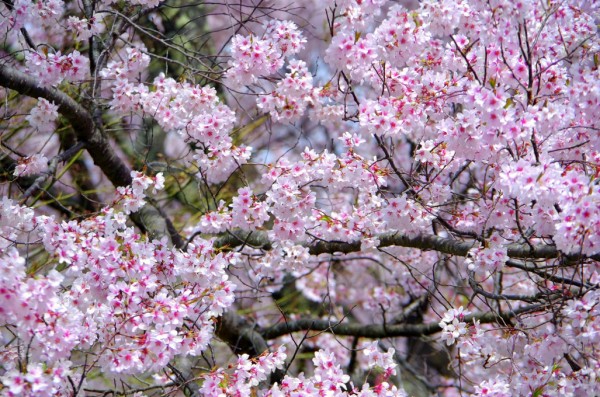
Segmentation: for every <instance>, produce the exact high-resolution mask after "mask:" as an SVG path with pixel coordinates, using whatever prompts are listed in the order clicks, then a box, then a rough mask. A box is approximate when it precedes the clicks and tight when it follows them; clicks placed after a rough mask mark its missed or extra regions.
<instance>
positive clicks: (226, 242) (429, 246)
mask: <svg viewBox="0 0 600 397" xmlns="http://www.w3.org/2000/svg"><path fill="white" fill-rule="evenodd" d="M376 237H377V238H378V239H379V245H378V248H385V247H394V246H396V247H407V248H418V249H421V250H433V251H438V252H441V253H444V254H449V255H457V256H466V255H467V253H468V252H469V250H470V249H471V248H473V247H474V246H475V244H477V243H476V242H474V241H460V240H455V239H452V238H446V237H440V236H435V235H431V234H418V235H415V236H408V235H405V234H401V233H382V234H379V235H377V236H376ZM241 245H248V246H252V247H257V248H263V249H266V250H269V249H271V242H270V241H269V239H268V237H267V234H266V233H264V232H252V233H248V232H240V231H235V232H231V233H229V234H227V235H224V236H222V237H220V238H219V239H217V241H216V242H215V246H216V247H220V248H224V247H229V248H234V247H239V246H241ZM304 245H305V246H307V247H308V249H309V252H310V253H311V255H319V254H333V253H336V252H339V253H343V254H348V253H351V252H359V251H360V249H361V242H360V241H353V242H349V243H346V242H340V241H317V242H312V243H306V244H304ZM507 254H508V256H509V257H510V258H529V259H553V258H558V257H559V256H564V257H565V258H567V259H570V260H577V259H584V258H585V257H583V256H577V255H572V256H565V255H563V254H561V253H560V251H559V250H558V249H557V248H556V247H555V246H553V245H548V244H543V245H534V246H533V249H531V247H530V246H529V245H527V244H510V245H509V246H508V247H507ZM590 258H591V259H594V260H600V254H596V255H593V256H591V257H590Z"/></svg>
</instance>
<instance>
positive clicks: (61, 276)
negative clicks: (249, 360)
mask: <svg viewBox="0 0 600 397" xmlns="http://www.w3.org/2000/svg"><path fill="white" fill-rule="evenodd" d="M132 178H133V184H132V186H131V187H127V188H124V189H120V190H119V195H118V198H117V200H116V202H115V204H114V206H113V208H108V207H107V208H104V209H103V210H102V212H101V214H100V215H98V216H95V217H92V218H89V219H85V220H83V221H80V222H76V221H70V222H60V221H56V220H55V219H54V218H51V217H47V216H33V213H31V211H30V210H29V209H27V208H25V207H20V206H17V205H15V204H13V203H11V202H10V200H8V199H5V200H4V201H3V209H4V210H8V211H11V212H12V213H11V218H10V219H11V220H12V222H10V224H6V225H3V226H2V227H3V228H17V227H18V228H22V229H23V232H28V233H29V234H32V233H34V234H37V235H39V238H40V239H41V241H42V243H43V245H44V247H45V249H46V251H47V252H48V253H49V254H50V256H51V258H53V262H54V263H55V264H56V267H57V268H62V269H63V270H62V271H61V272H59V271H57V270H56V269H53V270H50V271H49V272H47V273H46V274H44V275H41V274H40V275H37V276H36V277H31V276H28V273H29V272H30V271H31V270H29V269H27V268H26V266H29V264H28V263H27V262H26V260H25V258H24V257H22V256H21V255H20V253H19V252H18V251H17V250H16V249H15V248H13V247H10V246H9V247H7V248H6V249H4V250H3V252H2V255H1V257H0V268H1V269H2V272H1V273H2V277H1V278H0V290H1V291H2V294H0V299H1V300H2V304H1V305H0V307H1V310H0V324H1V325H2V326H3V327H5V329H10V332H11V333H12V335H14V339H13V341H12V342H11V343H9V344H8V345H7V346H6V348H5V349H4V350H3V352H2V356H3V357H4V359H3V360H2V361H3V364H2V365H3V366H4V369H5V370H6V371H7V372H6V373H5V374H4V375H3V376H2V377H1V378H0V381H1V382H2V383H3V384H4V385H5V386H6V387H9V386H10V387H11V390H17V389H18V387H22V388H24V389H23V390H25V389H27V390H30V389H31V390H33V392H39V393H42V392H43V393H47V394H44V395H52V394H51V393H54V392H55V391H56V390H58V389H60V388H64V387H67V386H65V385H67V379H66V377H67V376H72V377H74V378H75V379H78V378H80V377H83V376H84V375H85V373H84V372H81V371H82V370H83V371H85V370H86V369H85V368H86V367H85V365H84V363H85V362H87V361H89V362H90V363H91V361H90V360H93V362H94V365H95V366H98V368H100V369H101V370H102V372H103V373H105V374H115V375H117V374H144V373H152V372H156V371H159V370H161V369H162V368H163V367H164V366H165V365H166V364H167V363H169V362H170V361H171V360H172V358H173V357H174V356H176V355H182V354H184V355H194V356H195V355H199V354H201V353H202V351H203V350H204V349H205V348H206V347H207V346H208V343H209V342H210V340H211V338H212V334H213V322H214V319H215V318H216V317H218V316H219V315H221V314H222V313H223V312H224V310H226V309H227V308H229V307H230V306H231V305H232V303H233V299H234V297H233V291H234V289H235V285H234V284H233V283H231V282H230V281H229V280H228V276H227V274H226V273H225V268H226V267H227V266H228V265H229V264H230V263H234V262H235V261H236V255H235V254H233V253H219V252H215V251H214V249H213V248H212V244H211V243H210V242H209V241H204V240H200V239H198V240H196V241H195V245H190V246H189V247H188V249H187V251H186V252H182V251H179V250H177V249H174V248H170V247H168V244H167V241H166V239H163V240H153V241H150V240H149V239H148V238H147V237H145V236H142V235H140V234H138V233H136V232H135V231H134V229H133V228H132V227H128V226H127V224H126V219H127V218H126V216H125V212H120V211H119V210H116V209H115V208H119V206H122V207H123V208H124V211H127V212H129V211H133V210H134V209H136V208H137V207H136V208H133V207H132V204H131V203H124V202H125V201H127V200H133V201H137V202H140V201H141V200H142V198H143V195H144V190H146V189H148V188H150V186H151V185H154V187H155V188H160V185H161V183H162V178H160V177H155V178H150V177H146V176H144V175H142V174H140V173H137V172H134V173H133V174H132ZM14 213H16V214H22V215H23V216H22V218H21V222H20V223H14ZM5 219H7V217H6V215H3V216H2V220H3V221H4V220H5ZM11 233H12V235H14V236H17V235H18V234H17V232H16V231H14V232H10V233H3V235H4V236H9V235H11ZM12 243H13V242H12V241H11V242H9V244H11V245H12ZM5 245H6V244H5ZM7 327H8V328H7ZM25 345H26V346H27V348H26V351H27V353H26V354H27V360H28V362H29V365H28V372H27V374H25V375H23V376H21V375H18V374H17V372H15V371H14V369H16V368H17V367H16V364H17V361H18V360H22V359H24V357H23V356H22V355H23V354H25V353H24V351H25V350H24V346H25ZM75 351H77V352H79V353H77V354H75V353H74V352H75ZM92 357H93V358H92ZM80 360H83V361H80ZM42 367H43V368H45V369H44V370H43V371H41V372H40V371H38V370H39V369H40V368H42ZM17 384H19V385H21V386H17ZM40 395H42V394H40Z"/></svg>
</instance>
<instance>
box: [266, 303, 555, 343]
mask: <svg viewBox="0 0 600 397" xmlns="http://www.w3.org/2000/svg"><path fill="white" fill-rule="evenodd" d="M542 308H543V305H539V304H536V305H528V306H524V307H521V308H518V309H515V310H514V311H511V312H507V313H502V314H498V313H494V312H487V313H476V314H471V315H468V316H465V317H464V320H463V321H464V322H466V323H472V321H473V320H478V321H480V322H481V323H482V324H486V323H500V324H502V325H504V323H506V322H508V320H510V319H511V318H513V317H515V316H517V315H519V314H523V313H529V312H534V311H538V310H541V309H542ZM441 330H442V328H441V327H440V326H439V324H438V323H426V324H387V325H386V324H366V325H365V324H358V323H340V322H335V321H328V320H321V319H315V318H303V319H299V320H294V321H287V322H282V323H278V324H276V325H274V326H272V327H269V328H265V329H262V330H260V333H261V334H262V336H263V337H264V338H265V339H267V340H270V339H275V338H278V337H280V336H283V335H287V334H290V333H292V332H300V331H316V332H328V333H331V334H335V335H339V336H357V337H363V338H371V339H381V338H391V337H399V336H405V337H406V336H415V337H418V336H425V335H432V334H435V333H437V332H440V331H441Z"/></svg>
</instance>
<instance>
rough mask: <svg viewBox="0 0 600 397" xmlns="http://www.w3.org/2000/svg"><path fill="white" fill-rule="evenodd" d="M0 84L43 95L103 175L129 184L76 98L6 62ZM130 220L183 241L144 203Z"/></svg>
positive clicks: (124, 167)
mask: <svg viewBox="0 0 600 397" xmlns="http://www.w3.org/2000/svg"><path fill="white" fill-rule="evenodd" d="M0 86H3V87H6V88H9V89H11V90H15V91H17V92H18V93H19V94H22V95H27V96H30V97H33V98H44V99H46V100H48V101H51V102H54V103H55V104H56V105H58V111H59V112H60V114H62V115H63V116H64V117H65V118H66V119H67V121H68V122H69V123H70V124H71V127H72V128H73V131H74V132H75V134H76V135H77V139H78V140H79V141H80V142H82V143H84V144H85V148H86V150H87V151H88V153H89V154H90V156H91V157H92V160H93V161H94V164H95V165H97V166H98V167H99V168H100V169H101V170H102V172H103V173H104V175H106V177H107V178H108V179H109V180H110V181H111V182H112V184H113V185H115V186H127V185H130V184H131V181H132V179H131V170H130V168H129V167H128V166H127V164H125V163H124V162H123V160H121V158H119V156H117V154H116V153H115V151H114V150H113V148H112V146H111V145H110V142H109V140H108V139H107V138H106V136H105V135H104V134H103V133H102V131H101V130H100V129H98V128H96V126H95V125H94V121H93V118H92V115H91V114H90V113H89V112H88V111H87V109H85V108H84V107H83V106H81V105H80V104H79V103H77V101H75V100H74V99H73V98H71V97H70V96H69V95H67V94H65V93H64V92H62V91H60V90H58V89H56V88H54V87H40V86H38V83H37V81H36V80H35V79H34V78H33V77H31V76H28V75H27V74H25V73H23V72H20V71H18V70H15V69H13V68H11V67H9V66H7V65H6V64H0ZM132 220H133V221H134V222H135V223H136V225H137V226H138V227H139V228H140V229H141V230H143V231H145V232H148V234H150V236H151V237H154V238H156V237H161V236H170V238H171V240H172V242H173V244H174V245H175V246H176V247H183V245H184V242H183V239H182V238H181V236H179V234H178V233H177V232H176V230H175V228H174V227H173V224H172V223H171V221H170V219H168V218H167V217H164V216H162V214H161V213H160V211H159V210H158V209H157V208H155V207H153V206H151V205H145V206H144V207H142V208H141V209H140V210H139V211H138V212H137V213H135V214H133V215H132Z"/></svg>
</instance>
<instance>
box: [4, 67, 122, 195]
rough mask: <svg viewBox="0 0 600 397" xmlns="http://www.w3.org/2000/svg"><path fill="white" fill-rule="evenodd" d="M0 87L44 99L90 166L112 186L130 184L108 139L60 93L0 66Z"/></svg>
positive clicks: (78, 108) (82, 112)
mask: <svg viewBox="0 0 600 397" xmlns="http://www.w3.org/2000/svg"><path fill="white" fill-rule="evenodd" d="M0 85H1V86H3V87H6V88H10V89H11V90H15V91H17V92H18V93H20V94H22V95H27V96H30V97H33V98H44V99H46V100H48V101H51V102H54V103H55V104H56V105H58V111H59V112H60V114H62V115H63V116H64V117H65V118H66V119H67V120H68V121H69V123H70V124H71V126H72V127H73V131H74V132H75V134H76V135H77V138H78V140H79V141H81V142H83V143H85V145H86V149H87V151H88V153H89V154H90V156H91V157H92V159H93V160H94V164H96V165H97V166H98V167H100V169H102V172H103V173H104V174H105V175H106V177H107V178H108V179H109V180H110V181H111V182H112V183H113V185H115V186H126V185H130V184H131V175H130V173H131V171H130V169H129V167H128V166H127V165H126V164H125V163H124V162H123V161H122V160H121V159H120V158H119V157H118V156H117V155H116V153H115V152H114V150H113V149H112V147H111V146H110V143H109V142H108V139H106V137H105V136H104V134H102V133H101V132H100V131H99V130H97V129H96V128H95V126H94V122H93V119H92V116H91V115H90V114H89V112H88V111H87V109H85V108H84V107H83V106H81V105H80V104H79V103H77V102H76V101H75V100H74V99H73V98H71V97H70V96H68V95H67V94H65V93H64V92H62V91H60V90H58V89H56V88H53V87H40V86H38V83H37V81H36V80H35V79H34V78H33V77H31V76H28V75H27V74H25V73H23V72H20V71H18V70H15V69H13V68H10V67H8V66H7V65H5V64H2V65H0Z"/></svg>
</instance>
